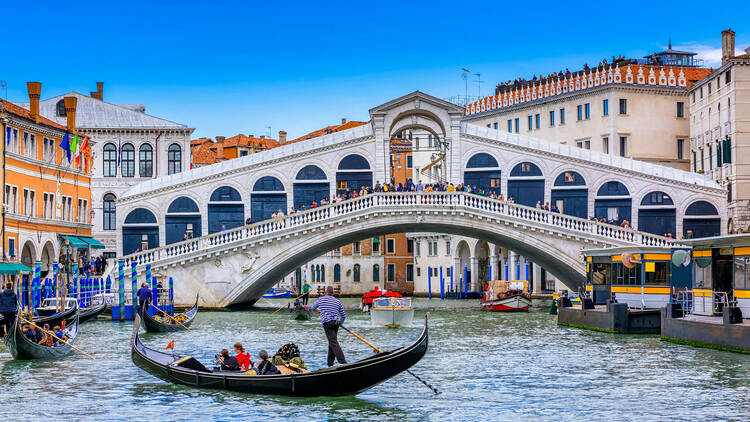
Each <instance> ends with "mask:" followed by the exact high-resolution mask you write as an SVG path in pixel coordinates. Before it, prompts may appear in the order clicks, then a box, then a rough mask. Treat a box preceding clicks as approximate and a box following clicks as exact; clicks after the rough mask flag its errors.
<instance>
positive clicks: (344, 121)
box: [341, 117, 346, 125]
mask: <svg viewBox="0 0 750 422" xmlns="http://www.w3.org/2000/svg"><path fill="white" fill-rule="evenodd" d="M341 124H342V125H345V124H346V117H342V118H341Z"/></svg>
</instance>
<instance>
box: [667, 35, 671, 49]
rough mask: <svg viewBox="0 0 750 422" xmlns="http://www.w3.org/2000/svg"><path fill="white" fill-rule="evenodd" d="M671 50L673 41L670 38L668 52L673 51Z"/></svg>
mask: <svg viewBox="0 0 750 422" xmlns="http://www.w3.org/2000/svg"><path fill="white" fill-rule="evenodd" d="M671 49H672V39H671V38H670V39H669V48H668V49H667V50H671Z"/></svg>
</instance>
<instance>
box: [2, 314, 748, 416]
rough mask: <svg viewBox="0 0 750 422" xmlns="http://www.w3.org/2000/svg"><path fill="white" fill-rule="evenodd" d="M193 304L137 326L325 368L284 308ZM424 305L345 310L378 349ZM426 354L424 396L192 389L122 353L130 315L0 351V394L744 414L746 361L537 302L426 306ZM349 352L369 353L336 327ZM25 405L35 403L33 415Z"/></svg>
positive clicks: (205, 345) (189, 402) (263, 405)
mask: <svg viewBox="0 0 750 422" xmlns="http://www.w3.org/2000/svg"><path fill="white" fill-rule="evenodd" d="M269 313H270V312H265V311H264V312H260V311H252V312H201V313H200V314H199V315H198V318H197V320H196V322H195V324H194V325H193V326H192V327H191V330H190V331H188V332H180V333H173V334H144V335H143V340H144V342H145V343H146V344H148V345H149V346H151V347H153V348H163V347H164V346H166V344H167V343H168V342H169V341H170V340H172V339H174V340H175V344H176V347H177V351H176V353H177V354H180V355H192V356H195V357H197V358H199V359H200V360H202V361H203V362H204V363H206V364H210V363H211V361H212V359H213V355H214V354H215V353H217V352H218V351H219V350H220V349H221V348H223V347H226V348H230V346H231V345H232V344H233V343H234V342H236V341H241V342H242V343H243V344H244V345H245V347H246V348H247V349H248V351H250V353H251V354H252V356H253V359H255V357H256V355H257V352H258V350H260V349H262V348H264V349H267V350H268V351H269V352H271V353H273V352H274V351H275V350H276V349H277V348H278V347H279V346H280V345H281V344H283V343H287V342H295V343H297V344H298V345H299V346H300V348H301V350H302V353H303V357H304V358H305V359H306V361H307V362H308V364H309V366H311V367H313V368H317V367H321V366H323V365H324V364H325V356H326V350H327V345H326V343H325V336H324V335H323V332H322V330H321V329H320V325H319V323H318V322H314V321H312V322H302V323H300V322H295V321H290V320H288V319H287V316H286V315H284V313H283V312H279V313H278V314H276V315H274V316H270V315H269ZM424 314H425V311H420V310H418V311H416V314H415V318H414V324H413V325H412V326H411V327H407V328H401V329H385V328H380V327H372V326H370V323H369V317H368V316H367V315H362V314H359V313H357V312H354V311H352V312H350V316H349V318H347V326H349V328H351V329H352V330H354V331H355V332H357V333H358V334H360V335H362V336H363V337H365V338H367V339H369V340H370V341H372V342H373V343H375V344H377V345H378V346H380V347H382V348H395V347H398V346H402V345H405V344H408V343H410V342H412V341H413V340H414V339H415V338H416V337H417V336H418V335H419V332H420V329H421V323H422V318H424ZM430 315H431V318H430V349H429V352H428V354H427V356H426V357H425V358H424V359H423V360H422V362H420V363H419V364H418V365H417V366H416V367H415V368H414V372H416V373H417V374H419V375H420V376H421V377H423V378H424V379H426V380H427V381H429V382H431V383H433V384H435V385H436V386H438V388H439V389H440V390H441V391H442V392H443V393H442V394H441V395H439V396H433V395H431V394H430V392H429V390H427V389H426V388H425V387H424V386H422V385H421V384H420V383H419V382H417V381H415V380H413V379H412V378H411V377H410V376H408V375H406V374H401V375H398V376H396V377H395V378H393V379H391V380H389V381H387V382H384V383H383V384H380V385H378V386H376V387H374V388H373V389H371V390H369V391H367V392H365V393H363V394H360V395H358V396H355V397H336V398H328V397H324V398H299V399H298V398H285V397H263V396H249V395H242V394H237V393H231V392H221V391H211V390H197V389H192V388H188V387H183V386H178V385H171V384H167V383H165V382H162V381H160V380H158V379H156V378H154V377H152V376H150V375H148V374H146V373H145V372H143V371H141V370H140V369H138V368H136V367H135V366H134V365H133V364H132V362H131V361H130V354H129V337H130V334H131V332H130V330H131V327H132V326H131V324H129V323H125V324H120V323H112V322H106V321H96V322H91V323H87V324H85V325H83V326H82V329H81V337H80V339H79V343H78V346H80V347H81V348H82V349H84V350H86V351H88V352H90V353H92V354H93V355H94V356H95V357H96V361H92V360H89V359H86V358H84V357H82V356H80V355H71V356H68V357H67V358H65V359H62V360H60V361H57V362H45V361H36V362H16V361H11V360H10V354H9V353H8V352H7V350H6V349H5V348H4V347H0V365H2V368H1V369H0V385H1V386H0V400H2V401H4V402H6V403H8V402H12V401H14V400H15V399H16V397H20V398H22V397H27V398H29V399H30V398H32V397H33V398H34V402H33V403H34V405H33V407H27V406H13V407H11V408H5V409H6V410H9V409H10V410H9V411H12V412H13V413H12V414H11V415H9V416H10V418H9V419H10V420H13V419H29V418H32V417H37V418H38V417H50V418H58V419H59V418H62V419H66V420H93V419H97V420H101V419H102V418H107V419H110V420H117V419H122V420H133V419H136V418H138V419H148V420H150V421H162V420H163V421H167V420H168V421H174V420H198V421H202V420H279V419H292V418H293V419H296V420H321V419H341V420H373V419H376V420H466V419H475V418H476V419H478V418H493V419H501V420H519V419H520V420H529V419H553V418H554V419H559V420H580V419H586V420H613V419H624V418H627V419H645V420H657V419H675V420H701V419H738V420H743V419H744V420H748V419H750V406H748V405H747V404H746V400H745V397H747V395H748V392H750V375H748V372H749V371H748V369H750V357H748V356H745V355H737V354H732V353H726V352H719V351H714V350H708V349H695V348H691V347H687V346H680V345H674V344H671V343H664V342H661V341H659V339H658V337H656V336H617V335H611V334H606V333H597V332H590V331H585V330H578V329H572V328H565V327H558V326H557V325H556V324H555V322H554V319H553V318H552V317H550V316H549V315H547V314H546V312H543V311H537V312H531V313H528V314H500V313H488V312H480V311H459V312H449V311H433V312H431V314H430ZM339 339H340V342H341V343H342V346H343V347H344V350H345V352H346V354H347V357H348V359H349V360H352V359H356V358H362V357H365V356H367V355H369V354H370V353H371V350H370V348H369V347H368V346H367V345H365V344H363V343H361V342H360V341H358V340H356V339H355V338H353V337H352V336H350V335H348V334H347V333H345V332H341V333H340V335H339ZM32 409H33V411H32Z"/></svg>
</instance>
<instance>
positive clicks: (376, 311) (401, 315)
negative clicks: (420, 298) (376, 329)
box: [370, 297, 414, 327]
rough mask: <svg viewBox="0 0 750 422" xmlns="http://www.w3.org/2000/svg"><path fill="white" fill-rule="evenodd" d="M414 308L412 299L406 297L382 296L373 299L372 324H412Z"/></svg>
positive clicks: (387, 325)
mask: <svg viewBox="0 0 750 422" xmlns="http://www.w3.org/2000/svg"><path fill="white" fill-rule="evenodd" d="M413 319H414V308H412V306H411V299H409V298H404V297H381V298H378V299H374V300H373V301H372V309H370V321H371V322H372V325H383V326H386V327H400V326H402V325H409V324H411V322H412V320H413Z"/></svg>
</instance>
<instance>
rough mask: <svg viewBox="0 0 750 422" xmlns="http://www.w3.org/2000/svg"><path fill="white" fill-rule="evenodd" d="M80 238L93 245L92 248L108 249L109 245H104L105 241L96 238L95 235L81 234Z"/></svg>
mask: <svg viewBox="0 0 750 422" xmlns="http://www.w3.org/2000/svg"><path fill="white" fill-rule="evenodd" d="M78 239H79V240H82V241H84V242H86V243H87V244H89V245H91V249H107V247H106V246H104V243H102V242H100V241H98V240H96V239H94V238H93V237H83V236H79V237H78Z"/></svg>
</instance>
